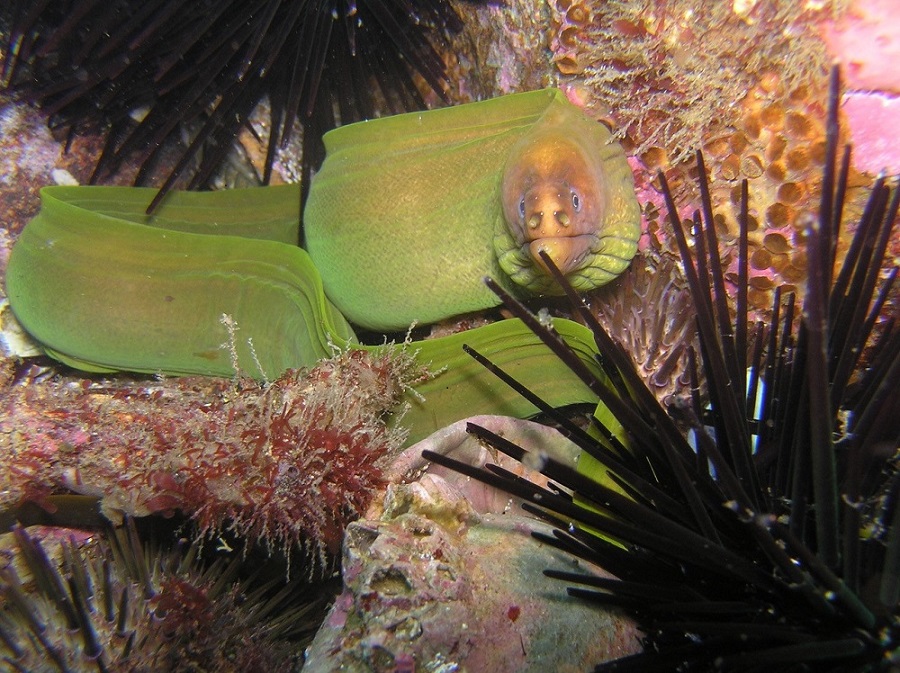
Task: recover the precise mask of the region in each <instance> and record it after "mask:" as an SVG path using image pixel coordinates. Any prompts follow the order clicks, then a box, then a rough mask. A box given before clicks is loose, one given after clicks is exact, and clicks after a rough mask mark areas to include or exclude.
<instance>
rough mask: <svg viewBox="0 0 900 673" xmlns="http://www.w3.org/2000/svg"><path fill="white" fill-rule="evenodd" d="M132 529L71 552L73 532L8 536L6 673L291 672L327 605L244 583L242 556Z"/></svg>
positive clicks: (3, 575) (295, 591)
mask: <svg viewBox="0 0 900 673" xmlns="http://www.w3.org/2000/svg"><path fill="white" fill-rule="evenodd" d="M128 524H129V525H127V526H125V527H123V528H120V529H117V530H114V531H109V532H108V538H107V539H106V540H104V539H100V538H99V536H96V535H95V536H92V537H90V538H88V539H87V540H85V539H84V536H83V535H81V536H79V537H80V539H81V541H80V542H76V535H75V534H73V533H72V532H70V533H69V534H68V535H67V536H65V537H64V538H63V539H61V540H59V539H58V540H57V542H56V543H55V544H54V543H53V542H52V539H53V538H54V537H56V538H59V535H58V533H55V532H53V531H50V530H48V529H43V530H40V529H39V530H38V531H32V533H29V532H26V530H24V529H21V528H16V529H14V530H13V531H12V533H9V534H7V535H9V536H12V537H14V538H15V541H14V544H13V545H11V546H10V547H9V549H10V550H11V553H12V557H11V559H7V560H6V562H5V563H4V567H3V568H2V569H0V657H2V661H3V662H4V666H3V668H4V670H10V671H70V672H72V673H78V672H81V671H85V672H86V671H98V672H105V671H118V672H121V673H129V672H133V673H137V672H138V671H173V672H176V671H183V672H185V673H186V672H188V671H198V670H215V671H222V672H223V673H225V672H230V671H234V672H235V673H238V672H240V673H245V672H251V671H253V672H256V671H258V672H260V673H262V672H264V671H265V672H268V671H284V672H287V671H292V670H295V669H296V667H297V665H298V664H299V663H300V662H301V660H302V656H301V654H300V653H301V650H302V647H303V645H304V642H305V641H307V640H308V639H309V638H310V636H311V632H312V629H314V628H315V626H316V624H317V618H320V615H321V611H322V609H323V607H324V601H323V600H322V599H321V598H319V597H316V596H313V595H309V596H307V595H304V594H303V591H302V588H301V586H300V585H299V584H297V583H296V582H295V583H293V584H290V583H288V584H285V583H284V582H278V581H276V582H271V581H264V580H262V579H261V577H260V575H259V574H257V576H256V578H255V579H249V580H238V579H237V577H238V574H239V573H240V572H241V570H242V560H241V557H240V553H239V552H238V553H237V554H233V557H232V558H231V559H230V560H227V559H226V558H224V557H223V556H220V557H219V558H218V559H217V560H215V561H214V562H212V563H206V564H204V563H201V562H200V561H199V560H198V552H199V547H198V545H197V544H196V543H195V544H194V545H190V546H187V547H185V548H183V549H177V548H176V549H166V548H163V547H159V546H158V545H157V544H156V543H155V542H152V541H151V542H150V544H145V543H144V542H142V540H141V539H140V537H139V535H138V532H137V529H136V528H135V526H134V525H133V523H132V522H131V521H129V522H128ZM35 536H46V537H45V542H44V543H42V542H39V541H38V540H37V539H36V537H35ZM48 539H49V540H50V541H49V542H48V541H47V540H48ZM51 550H56V553H54V552H51ZM279 587H280V588H279Z"/></svg>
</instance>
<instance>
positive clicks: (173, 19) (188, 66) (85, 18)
mask: <svg viewBox="0 0 900 673" xmlns="http://www.w3.org/2000/svg"><path fill="white" fill-rule="evenodd" d="M4 24H5V25H6V26H8V29H9V37H8V41H7V44H6V45H4V52H5V55H4V58H3V63H2V68H0V83H2V84H3V85H4V86H6V87H8V89H9V90H10V91H11V92H13V94H14V95H15V96H17V97H20V98H23V99H25V100H28V101H31V102H34V103H37V104H39V105H40V106H41V107H42V108H43V109H44V110H45V111H46V112H47V114H48V115H49V118H50V124H51V126H52V127H53V128H55V129H56V130H58V131H59V132H60V133H63V134H68V135H70V136H71V134H72V133H77V132H80V131H83V130H87V129H91V130H96V129H99V130H101V131H103V133H104V135H105V138H106V146H105V147H104V149H103V152H102V155H101V157H100V160H99V162H98V164H97V167H96V170H95V171H94V175H93V178H92V179H93V180H97V179H101V178H103V177H105V176H109V175H112V174H115V173H118V172H120V170H121V169H122V168H123V164H124V162H125V161H126V160H127V159H129V158H130V157H132V156H134V155H136V156H137V157H138V163H139V165H140V167H141V168H140V170H139V171H138V173H137V175H136V176H135V181H136V182H137V183H144V182H146V181H147V180H148V179H149V178H150V176H151V174H152V173H153V171H154V169H155V168H156V165H157V162H158V161H159V160H160V158H161V156H162V153H163V152H164V151H165V150H166V149H169V148H170V147H171V146H173V145H178V144H179V143H180V142H181V137H180V134H181V133H182V132H183V130H184V129H185V128H186V127H187V128H188V129H189V130H190V132H191V135H192V137H191V138H190V139H189V140H187V142H186V143H185V145H186V146H182V148H181V149H180V150H179V151H178V155H177V161H176V163H175V167H174V168H172V169H168V168H165V169H163V174H164V175H166V178H165V180H164V182H163V186H164V190H165V189H168V188H169V187H171V186H173V185H174V184H175V182H176V180H178V179H179V178H182V177H183V178H184V180H185V181H186V182H187V183H188V185H189V186H191V187H197V186H202V185H205V184H208V183H209V181H210V179H211V177H212V176H213V173H214V171H215V170H216V169H217V168H218V167H219V166H220V164H221V162H222V160H223V158H224V157H225V155H226V152H227V151H228V148H229V147H230V146H231V144H232V141H233V140H234V138H235V137H236V136H237V134H238V132H239V131H240V130H241V129H242V128H243V127H245V126H246V125H247V123H248V119H249V117H250V115H251V113H252V112H253V110H254V108H255V107H256V105H257V103H258V102H259V101H260V100H261V99H263V98H266V97H267V98H268V106H269V119H268V123H267V126H268V129H267V132H268V142H267V152H266V157H265V160H264V162H263V164H264V168H263V175H262V176H261V179H262V181H263V182H268V180H269V177H270V173H271V168H272V162H273V160H274V157H275V151H276V150H277V149H278V147H279V146H281V145H283V144H284V143H286V142H287V141H288V139H289V138H290V137H291V135H292V133H293V132H294V124H295V122H296V120H297V119H299V120H300V121H301V122H302V123H303V126H304V131H303V134H304V135H303V138H304V147H305V151H304V156H303V162H304V166H305V167H306V172H307V175H305V176H304V178H305V177H308V170H309V167H310V166H312V165H315V164H317V163H318V162H319V161H320V160H321V158H322V156H323V149H322V144H321V140H320V138H321V135H322V133H323V132H324V131H327V130H328V129H330V128H333V127H334V126H335V124H336V123H337V122H338V120H339V122H340V123H344V124H345V123H348V122H351V121H357V120H359V119H363V118H370V117H372V116H375V113H376V110H378V109H381V107H382V106H386V107H387V109H389V110H391V111H392V112H399V111H404V110H407V109H412V108H422V107H424V100H423V97H422V93H421V92H422V91H426V90H427V91H431V92H433V93H434V94H436V95H437V96H438V97H441V98H444V97H445V96H446V93H445V92H446V89H447V82H446V75H445V68H446V66H445V63H444V61H443V57H442V54H441V49H442V45H443V44H444V41H445V40H446V39H447V37H448V36H449V35H450V34H452V33H454V32H456V31H458V30H459V29H460V28H461V21H460V19H459V17H458V15H457V13H456V11H455V10H454V9H453V7H452V6H451V5H450V3H448V2H445V1H444V0H422V1H414V2H410V3H406V2H365V1H363V2H358V3H357V2H353V1H350V0H316V1H315V2H286V1H284V0H253V1H252V2H238V1H231V2H229V1H225V2H218V3H210V2H204V1H197V0H194V1H191V2H181V1H180V0H152V1H150V2H135V1H133V0H116V1H115V2H112V3H97V2H93V1H91V0H66V1H64V2H40V3H37V4H35V3H32V2H23V1H18V0H11V1H10V2H6V3H3V6H2V7H0V25H4ZM188 178H189V179H188ZM303 182H304V184H306V183H307V181H306V180H305V179H304V180H303Z"/></svg>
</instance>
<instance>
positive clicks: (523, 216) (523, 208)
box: [519, 196, 525, 220]
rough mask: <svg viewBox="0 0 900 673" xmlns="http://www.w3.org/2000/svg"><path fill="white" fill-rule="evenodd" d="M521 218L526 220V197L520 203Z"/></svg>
mask: <svg viewBox="0 0 900 673" xmlns="http://www.w3.org/2000/svg"><path fill="white" fill-rule="evenodd" d="M519 217H521V218H522V219H523V220H524V219H525V197H524V196H523V197H522V200H521V201H519Z"/></svg>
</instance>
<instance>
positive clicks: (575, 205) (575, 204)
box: [572, 192, 581, 213]
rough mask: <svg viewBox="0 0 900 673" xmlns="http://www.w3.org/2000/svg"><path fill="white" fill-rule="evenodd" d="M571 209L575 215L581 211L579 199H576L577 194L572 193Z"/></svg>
mask: <svg viewBox="0 0 900 673" xmlns="http://www.w3.org/2000/svg"><path fill="white" fill-rule="evenodd" d="M572 207H573V208H574V209H575V212H576V213H577V212H579V211H581V199H580V198H579V197H578V193H577V192H572Z"/></svg>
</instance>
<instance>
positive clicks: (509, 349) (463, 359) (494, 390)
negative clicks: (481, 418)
mask: <svg viewBox="0 0 900 673" xmlns="http://www.w3.org/2000/svg"><path fill="white" fill-rule="evenodd" d="M553 326H554V328H555V329H556V331H557V332H558V333H559V335H560V336H562V338H563V339H564V340H565V341H566V343H567V344H568V345H569V347H570V348H572V349H573V350H574V352H575V353H576V354H577V355H578V357H579V358H580V359H581V360H582V361H583V362H584V363H585V364H586V365H587V366H588V367H589V368H590V369H591V370H592V371H593V373H594V374H595V376H597V377H598V378H599V379H601V380H606V375H605V374H604V373H603V371H602V369H601V368H600V365H599V364H598V362H597V359H596V354H597V347H596V346H595V345H594V338H593V335H592V334H591V331H590V330H589V329H587V328H586V327H584V326H583V325H580V324H578V323H576V322H573V321H571V320H562V319H555V320H554V321H553ZM463 344H468V345H469V346H471V347H472V348H474V349H475V350H476V351H478V352H479V353H481V354H482V355H484V356H485V357H487V358H488V359H489V360H491V361H492V362H493V363H494V364H496V365H498V366H499V367H500V368H501V369H503V370H504V371H506V373H508V374H509V375H511V376H512V377H513V378H515V379H517V380H518V381H519V382H520V383H522V384H523V385H524V386H526V387H527V388H528V389H529V390H531V391H532V392H534V393H536V394H537V395H538V396H539V397H541V398H542V399H543V400H544V401H545V402H547V403H549V404H550V405H551V406H554V407H564V406H569V405H573V404H592V405H596V404H597V403H598V399H597V396H596V395H595V394H594V393H593V392H591V390H590V389H589V388H588V386H587V385H586V384H585V383H583V382H582V381H581V380H580V379H579V378H578V377H577V376H575V374H573V373H572V371H571V370H570V369H569V368H568V367H567V366H566V365H565V364H563V362H562V361H561V360H560V359H559V358H558V357H557V356H556V355H554V353H553V352H552V351H551V350H550V349H549V348H547V346H545V345H544V344H543V342H541V340H540V339H539V338H538V337H537V336H536V335H535V334H534V333H533V332H532V331H531V330H530V329H529V328H528V327H526V326H525V324H524V323H523V322H522V321H520V320H518V319H511V320H501V321H500V322H496V323H492V324H490V325H485V326H484V327H478V328H476V329H473V330H469V331H467V332H460V333H458V334H451V335H449V336H445V337H441V338H439V339H433V340H427V341H421V342H417V343H413V344H411V345H410V346H408V347H409V348H417V349H418V350H419V353H418V355H417V358H418V360H419V362H421V363H422V364H424V365H426V366H428V367H429V369H430V370H432V371H435V372H437V371H439V370H441V369H442V368H443V371H440V373H438V374H437V376H435V377H434V378H433V379H432V380H430V381H426V382H424V383H421V384H419V385H417V386H416V392H417V393H419V394H420V395H421V396H422V397H423V398H424V401H423V400H421V399H418V398H416V397H415V396H410V397H409V401H410V409H409V411H408V412H407V413H406V415H405V416H404V417H403V419H402V421H401V422H402V423H403V425H405V426H407V427H409V428H410V437H409V443H412V442H415V441H418V440H420V439H423V438H425V437H427V436H428V435H429V434H431V433H432V432H435V431H437V430H439V429H440V428H443V427H445V426H447V425H449V424H450V423H454V422H456V421H458V420H460V419H462V418H466V417H467V416H471V415H473V414H497V415H502V416H515V417H516V418H528V417H529V416H533V415H534V414H535V413H537V411H538V410H537V409H536V408H535V407H534V406H533V405H532V404H531V403H530V402H528V401H526V400H525V399H524V398H523V397H522V396H521V395H519V393H517V392H516V391H514V390H513V389H512V388H510V387H509V386H507V385H506V384H505V383H503V382H502V381H501V380H500V379H498V378H497V377H496V376H494V374H492V373H491V372H489V371H488V370H487V369H485V368H484V367H483V366H482V365H480V364H479V363H478V362H476V361H475V360H474V359H473V358H472V357H470V356H469V355H467V354H466V353H465V351H463V349H462V346H463ZM603 408H604V409H605V407H603Z"/></svg>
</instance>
